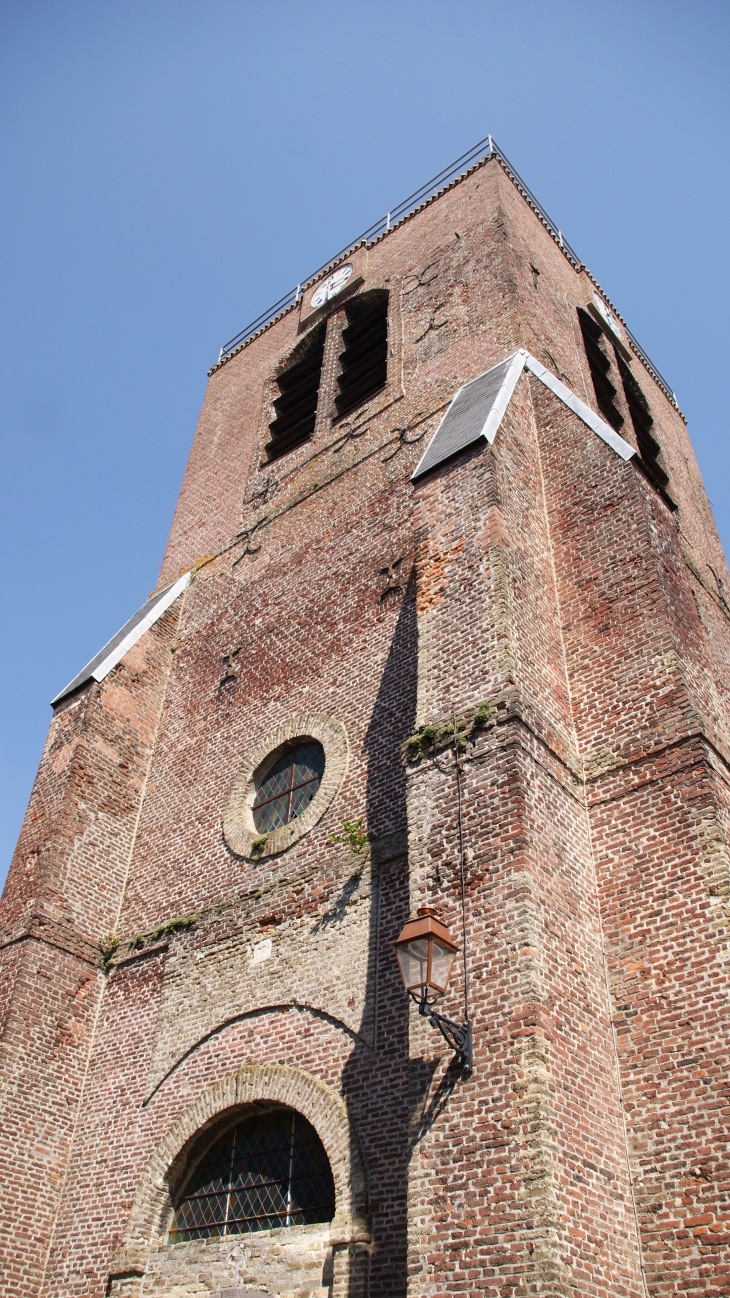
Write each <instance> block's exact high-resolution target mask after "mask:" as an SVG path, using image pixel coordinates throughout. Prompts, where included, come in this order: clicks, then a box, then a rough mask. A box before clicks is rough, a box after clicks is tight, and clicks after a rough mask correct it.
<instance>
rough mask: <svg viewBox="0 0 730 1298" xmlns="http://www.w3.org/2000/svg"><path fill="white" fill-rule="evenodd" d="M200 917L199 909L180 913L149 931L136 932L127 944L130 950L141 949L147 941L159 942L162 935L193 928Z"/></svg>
mask: <svg viewBox="0 0 730 1298" xmlns="http://www.w3.org/2000/svg"><path fill="white" fill-rule="evenodd" d="M199 918H200V916H199V915H198V913H197V911H194V912H193V914H192V915H178V916H177V918H176V919H168V920H167V921H166V922H165V923H164V924H160V925H159V926H158V928H153V929H152V931H151V932H149V933H136V934H135V936H134V937H133V938H131V940H130V941H129V942H128V943H127V945H128V947H129V949H130V951H140V950H141V949H142V947H144V946H145V944H146V943H147V942H157V941H159V939H160V938H161V937H169V936H170V935H171V934H173V933H182V932H184V931H185V929H188V928H192V927H193V924H197V922H198V920H199Z"/></svg>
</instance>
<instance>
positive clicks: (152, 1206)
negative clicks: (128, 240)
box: [0, 141, 730, 1298]
mask: <svg viewBox="0 0 730 1298" xmlns="http://www.w3.org/2000/svg"><path fill="white" fill-rule="evenodd" d="M460 163H461V166H460V167H457V168H456V170H455V172H454V173H453V178H451V177H450V176H449V175H445V176H442V177H437V178H436V180H437V182H440V181H444V182H445V183H443V184H441V185H439V184H438V183H434V184H433V185H432V186H431V187H426V190H424V191H423V193H422V194H421V195H416V196H414V198H413V199H412V200H410V201H409V202H408V203H407V204H404V205H403V208H402V209H401V210H400V211H399V212H396V213H393V214H391V215H390V216H389V218H388V220H387V221H386V222H384V223H383V225H382V227H379V228H376V229H374V230H371V231H369V232H367V234H366V236H364V237H363V239H361V240H360V241H358V242H357V243H356V244H354V245H353V246H351V247H350V248H349V249H347V250H346V252H345V253H343V254H342V255H341V256H339V257H338V258H335V259H334V260H333V262H331V263H330V264H329V265H328V266H327V267H325V268H324V269H323V270H322V271H321V272H320V273H318V274H317V275H316V276H313V277H311V278H310V280H309V281H308V282H307V283H306V284H304V285H303V286H302V287H301V288H299V289H297V291H296V292H295V293H293V294H292V295H291V296H290V298H289V299H286V300H285V301H284V302H283V303H279V304H277V309H276V310H275V311H274V312H272V313H270V314H269V316H267V317H265V318H264V319H262V320H261V321H257V322H255V327H252V329H251V330H249V331H247V332H246V333H245V334H244V335H243V336H242V337H240V338H239V339H237V340H234V343H233V344H231V345H230V346H229V347H228V348H227V349H224V351H223V352H222V354H221V358H220V360H219V362H218V363H217V364H216V365H215V366H214V368H213V369H212V371H211V374H210V383H209V387H208V391H207V395H206V398H205V402H204V405H203V411H202V415H201V419H200V424H199V426H198V430H197V433H196V436H195V441H194V443H193V448H192V452H191V456H190V461H189V464H188V468H187V472H186V475H185V480H184V483H183V487H182V491H181V494H180V500H179V504H178V507H177V510H176V513H175V517H174V521H173V525H172V530H171V533H170V539H169V543H168V547H167V551H166V554H165V558H164V562H163V565H162V570H161V573H160V580H159V585H158V589H157V592H156V594H155V595H154V596H153V597H151V598H150V599H149V600H148V601H147V603H146V604H144V605H143V607H142V608H141V609H140V610H139V612H138V613H137V614H135V616H134V617H133V618H132V619H131V620H130V622H128V623H127V624H126V626H125V627H123V628H122V630H121V631H120V632H119V634H118V635H117V636H116V637H114V639H113V640H112V641H110V642H109V644H108V645H106V646H105V647H104V649H102V650H101V652H100V653H99V654H98V655H97V656H96V658H95V659H93V660H92V662H91V663H90V664H88V666H87V667H86V668H84V670H83V671H82V672H80V673H79V675H78V676H77V677H76V678H75V680H74V681H72V682H71V683H70V685H69V686H68V687H67V688H66V689H65V690H63V691H62V692H61V693H60V694H59V695H58V697H57V699H56V700H54V715H53V720H52V722H51V728H50V733H49V736H48V741H47V744H46V747H45V750H44V753H43V758H42V761H41V765H40V770H39V773H38V777H37V780H36V783H35V787H34V789H33V793H32V797H31V801H30V806H29V809H28V813H27V817H26V821H25V824H24V827H23V830H22V833H21V837H20V841H19V844H18V848H17V852H16V855H15V858H14V861H13V865H12V868H11V871H10V875H9V878H8V883H7V886H6V889H5V893H4V897H3V902H2V927H1V930H0V932H1V936H2V949H1V954H2V1002H1V1004H2V1020H1V1021H2V1024H3V1036H2V1055H1V1057H0V1067H1V1069H2V1112H1V1117H0V1199H1V1200H2V1224H3V1228H2V1233H1V1234H0V1255H1V1257H2V1264H1V1267H0V1292H2V1294H3V1295H6V1296H7V1298H107V1296H108V1298H112V1296H113V1298H122V1296H124V1298H142V1296H143V1298H161V1296H162V1295H169V1296H171V1298H172V1296H174V1298H213V1296H214V1295H225V1296H226V1298H234V1296H235V1298H244V1296H245V1295H249V1298H254V1295H256V1296H260V1295H271V1296H272V1298H314V1296H316V1298H345V1296H347V1298H365V1295H370V1298H405V1296H406V1295H408V1298H446V1295H450V1294H460V1295H484V1296H485V1298H486V1296H489V1298H503V1296H506V1295H509V1296H510V1298H518V1296H520V1295H530V1294H559V1295H563V1296H564V1298H568V1296H573V1298H578V1296H580V1298H583V1296H586V1298H588V1296H590V1298H594V1296H595V1298H599V1295H600V1296H603V1295H611V1296H612V1298H617V1296H619V1295H620V1296H623V1295H626V1296H627V1298H629V1296H630V1298H646V1295H652V1296H654V1295H657V1296H658V1295H665V1294H676V1293H680V1292H681V1293H683V1294H699V1293H703V1294H705V1293H706V1294H712V1295H720V1294H730V1266H729V1265H728V1242H729V1238H730V1237H729V1235H728V1197H727V1184H728V1162H727V1155H726V1151H725V1144H724V1141H725V1139H726V1135H727V1130H728V1121H729V1118H728V1115H729V1113H730V1106H729V1101H728V1079H727V1066H728V1040H729V1035H730V1034H729V1031H728V967H727V957H728V951H727V940H728V898H729V897H730V873H729V871H728V811H729V810H730V793H729V790H728V781H729V776H730V711H729V708H730V697H729V692H730V596H728V593H727V592H728V591H730V575H729V574H728V570H727V567H726V564H725V560H724V557H723V554H722V549H721V546H720V542H719V540H718V536H717V532H716V530H715V526H714V523H713V519H712V515H711V511H710V506H709V503H708V500H707V496H706V494H705V491H704V488H703V485H702V481H701V478H700V475H699V472H698V469H697V465H696V462H695V459H694V455H693V452H692V448H691V446H690V443H689V440H688V437H687V432H686V429H685V425H684V421H683V419H682V416H681V414H680V413H679V411H678V409H677V406H676V402H675V400H674V398H673V396H672V393H671V391H670V390H669V389H668V388H667V386H666V384H665V383H664V382H663V380H662V379H661V376H660V375H659V374H658V373H657V371H656V370H655V369H654V368H653V366H652V365H651V363H650V361H649V360H648V358H647V357H646V355H645V354H644V353H643V352H642V350H641V348H640V347H639V346H638V344H637V343H636V341H635V339H634V338H633V337H632V335H631V334H630V333H629V332H628V330H627V329H626V326H625V325H624V323H623V322H622V320H621V319H620V318H619V317H618V315H617V313H616V311H615V310H614V309H613V308H612V307H611V305H610V304H609V303H608V302H607V300H606V298H605V296H604V295H603V294H602V293H601V291H600V290H599V288H598V286H597V285H596V283H595V281H594V280H593V279H592V277H591V276H590V274H589V273H588V272H587V270H586V268H585V267H584V266H583V265H582V264H581V263H580V261H579V259H578V258H577V256H575V254H574V253H573V251H572V249H570V247H569V246H568V245H567V244H566V243H565V241H564V239H563V237H562V235H561V233H560V232H559V231H558V230H557V229H556V228H555V227H554V226H553V224H552V223H551V222H550V220H549V218H548V217H547V216H546V214H545V213H544V211H543V210H542V208H540V206H539V204H538V203H537V201H536V200H535V199H534V198H533V196H532V195H531V194H530V193H529V191H528V190H527V189H526V187H525V186H524V184H523V183H522V182H521V181H520V179H519V177H518V176H517V175H516V173H515V172H514V170H513V169H512V168H511V167H510V165H509V163H508V162H507V160H506V159H505V158H504V157H503V156H502V154H501V153H500V152H499V150H497V149H496V147H494V146H493V145H492V143H491V141H490V142H489V148H488V150H487V151H486V153H484V152H480V151H479V149H477V150H475V151H474V154H473V155H471V156H468V157H466V158H465V159H462V160H460ZM421 199H422V200H423V201H420V200H421ZM365 831H366V832H367V838H366V837H365ZM419 910H421V911H424V910H425V911H431V912H435V913H434V914H422V915H421V916H420V917H419V916H418V912H419ZM409 918H410V919H413V920H417V924H416V929H417V930H418V931H421V936H420V938H417V941H416V942H415V946H413V947H412V948H411V951H412V959H411V964H410V965H409V966H408V967H409V968H411V969H412V968H413V967H414V966H415V965H417V964H418V961H417V959H416V956H417V955H418V953H419V952H421V951H425V949H426V947H427V946H428V944H429V942H430V941H432V940H433V941H435V942H436V946H435V947H434V950H435V955H434V962H433V967H432V969H431V971H430V984H429V986H430V990H428V988H427V989H426V991H424V992H423V993H422V992H421V991H418V990H416V991H414V992H413V994H412V995H411V996H410V997H409V995H408V994H407V991H406V987H405V986H404V983H403V981H402V979H401V973H400V969H399V962H398V960H397V959H396V954H395V951H394V947H393V943H394V942H395V941H396V940H397V939H398V937H399V935H400V934H401V932H402V930H403V928H404V925H405V924H406V922H407V921H408V920H409ZM444 926H445V927H446V929H448V933H449V934H450V936H451V938H452V939H453V944H452V945H453V946H455V947H456V948H457V950H456V955H455V958H454V961H453V968H452V972H451V976H450V980H448V982H447V983H446V979H445V977H444V976H443V970H442V966H443V965H444V963H446V964H448V963H449V958H450V957H449V956H447V955H445V954H444V952H449V951H450V950H451V948H450V947H449V944H448V942H445V941H444V942H443V943H442V945H441V947H440V948H439V945H438V941H437V939H438V937H439V934H441V935H442V937H443V933H444ZM413 931H414V930H413V928H411V930H410V932H411V933H413ZM429 931H431V934H432V937H431V938H429V936H428V932H429ZM434 933H435V935H436V936H435V938H433V934H434ZM407 936H408V930H407V931H406V934H405V935H404V938H405V937H407ZM419 943H420V945H419ZM439 950H440V951H441V956H440V958H437V957H438V956H439ZM405 963H407V962H406V961H405V957H404V964H405ZM419 968H420V966H419ZM428 979H429V972H428V970H425V971H422V973H421V974H420V975H419V977H416V976H415V975H413V976H412V977H411V980H410V983H409V985H411V986H413V987H418V986H420V985H421V983H423V984H424V986H425V985H426V984H427V983H428ZM445 983H446V990H445V992H444V994H443V995H441V996H440V997H439V998H438V999H434V998H435V997H436V993H437V990H438V988H439V987H440V988H443V986H444V984H445ZM420 1011H422V1012H420ZM449 1024H450V1025H451V1026H449ZM465 1024H468V1025H469V1031H470V1032H471V1038H472V1052H473V1058H472V1060H471V1065H472V1066H471V1068H470V1067H469V1066H468V1065H469V1060H468V1058H467V1051H468V1041H467V1040H466V1038H467V1035H468V1033H467V1031H466V1029H465V1028H464V1025H465ZM442 1029H443V1031H442ZM449 1034H451V1035H449Z"/></svg>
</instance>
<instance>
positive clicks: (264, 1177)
mask: <svg viewBox="0 0 730 1298" xmlns="http://www.w3.org/2000/svg"><path fill="white" fill-rule="evenodd" d="M334 1215H335V1187H334V1182H333V1180H332V1171H331V1169H330V1165H329V1162H328V1159H327V1155H326V1153H325V1150H324V1146H323V1144H322V1142H321V1140H320V1138H319V1136H318V1135H317V1133H316V1131H315V1130H314V1127H313V1126H312V1125H311V1123H309V1122H307V1120H306V1118H303V1117H302V1115H301V1113H296V1112H295V1111H294V1110H293V1109H270V1110H269V1111H268V1112H266V1113H257V1114H254V1115H252V1116H251V1117H248V1118H244V1119H243V1121H241V1122H239V1123H238V1124H237V1125H236V1126H235V1127H233V1128H232V1129H230V1130H229V1131H227V1132H226V1134H225V1135H224V1136H222V1137H221V1138H220V1139H219V1140H217V1141H216V1143H215V1144H214V1145H213V1146H212V1147H211V1148H210V1149H209V1150H208V1153H207V1154H206V1155H205V1157H204V1158H203V1159H202V1161H201V1162H200V1163H199V1164H198V1166H197V1167H196V1169H195V1171H194V1172H193V1175H192V1177H191V1178H190V1180H189V1182H188V1184H187V1187H186V1189H185V1191H184V1198H183V1199H182V1201H181V1203H180V1204H179V1206H178V1208H177V1210H176V1212H175V1218H174V1221H173V1224H172V1229H171V1231H170V1242H171V1243H173V1244H175V1243H178V1242H182V1241H184V1240H189V1239H210V1238H211V1237H212V1236H219V1235H242V1234H248V1233H249V1232H251V1231H256V1230H270V1229H271V1228H272V1227H275V1226H307V1225H310V1224H311V1223H313V1222H324V1221H331V1220H332V1218H333V1217H334Z"/></svg>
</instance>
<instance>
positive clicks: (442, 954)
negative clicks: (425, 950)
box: [429, 937, 456, 992]
mask: <svg viewBox="0 0 730 1298" xmlns="http://www.w3.org/2000/svg"><path fill="white" fill-rule="evenodd" d="M431 942H432V948H431V976H430V978H429V982H430V984H431V986H432V987H435V988H436V990H437V991H440V992H445V991H446V988H447V987H448V985H449V978H450V977H451V970H452V969H453V967H454V960H455V958H456V952H455V951H454V949H453V947H447V946H444V944H443V943H442V942H439V940H438V938H436V937H434V938H432V939H431Z"/></svg>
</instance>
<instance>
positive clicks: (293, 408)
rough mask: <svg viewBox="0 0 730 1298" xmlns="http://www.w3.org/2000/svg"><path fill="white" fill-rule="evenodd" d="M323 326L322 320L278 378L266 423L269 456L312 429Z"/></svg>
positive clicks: (303, 438)
mask: <svg viewBox="0 0 730 1298" xmlns="http://www.w3.org/2000/svg"><path fill="white" fill-rule="evenodd" d="M326 329H327V326H326V324H324V323H323V324H321V325H318V327H317V328H316V329H315V330H313V332H312V336H311V338H310V339H309V342H308V345H307V347H306V350H305V352H304V355H303V356H301V357H300V359H299V360H298V361H296V362H295V363H294V364H293V365H290V366H289V368H288V369H287V370H285V371H284V373H283V374H280V375H279V378H278V379H277V383H278V385H279V396H278V397H277V398H276V400H275V401H274V410H275V411H276V419H274V420H273V422H272V423H270V424H269V432H270V434H271V440H270V441H269V442H268V443H267V446H266V452H267V455H268V457H269V459H270V460H275V459H277V458H278V456H279V455H284V453H285V452H286V451H291V450H292V449H293V448H294V447H295V446H299V445H300V444H301V443H302V442H306V441H308V439H309V438H310V437H311V436H312V433H313V432H314V423H315V419H316V418H317V398H318V396H319V380H320V376H321V373H322V360H323V358H324V340H325V333H326Z"/></svg>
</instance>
